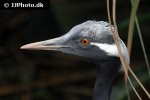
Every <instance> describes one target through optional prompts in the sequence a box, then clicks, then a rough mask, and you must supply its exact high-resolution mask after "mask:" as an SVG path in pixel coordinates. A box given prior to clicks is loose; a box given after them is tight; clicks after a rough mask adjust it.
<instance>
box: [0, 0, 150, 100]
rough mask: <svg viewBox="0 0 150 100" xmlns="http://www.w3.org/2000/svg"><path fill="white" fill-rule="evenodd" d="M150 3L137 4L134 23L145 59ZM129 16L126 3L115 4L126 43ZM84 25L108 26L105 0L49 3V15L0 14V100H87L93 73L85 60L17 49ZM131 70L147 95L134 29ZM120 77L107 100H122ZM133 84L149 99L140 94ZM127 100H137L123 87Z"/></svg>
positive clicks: (34, 12)
mask: <svg viewBox="0 0 150 100" xmlns="http://www.w3.org/2000/svg"><path fill="white" fill-rule="evenodd" d="M149 5H150V0H141V2H140V5H139V8H138V13H137V15H138V19H139V23H140V27H141V31H142V35H143V39H144V43H145V47H146V52H147V54H148V58H150V45H149V38H150V34H149V32H150V6H149ZM130 12H131V3H130V0H117V14H116V15H117V24H118V30H119V34H120V37H121V38H122V39H123V41H124V42H125V43H126V40H127V36H128V34H127V33H128V24H129V18H130ZM87 20H96V21H108V19H107V9H106V0H82V1H81V0H50V10H30V11H24V10H1V11H0V100H91V99H92V89H93V86H94V82H95V75H96V70H95V66H94V64H93V63H92V62H90V61H88V60H87V59H85V58H81V57H77V56H71V55H66V54H63V53H60V52H53V51H27V50H20V46H22V45H24V44H27V43H31V42H36V41H41V40H46V39H50V38H54V37H58V36H60V35H62V34H65V33H67V32H68V31H69V30H70V29H71V28H72V27H73V26H75V25H77V24H80V23H82V22H84V21H87ZM134 33H135V34H134V40H133V41H134V42H133V47H132V48H133V49H132V55H131V66H132V69H133V70H134V72H135V73H136V75H137V76H138V77H139V79H140V80H141V81H142V83H143V85H144V86H145V87H146V88H147V90H148V91H149V92H150V84H149V83H150V77H149V76H148V73H147V68H146V65H145V59H144V56H143V52H142V48H141V44H140V42H139V37H138V34H137V31H136V28H135V32H134ZM123 78H124V76H123V74H120V75H119V76H118V78H117V80H116V83H115V85H114V87H113V91H112V96H111V100H127V97H126V92H125V88H124V82H123V81H124V79H123ZM133 83H134V85H135V87H136V89H137V90H138V92H139V93H140V95H141V96H142V98H143V100H148V98H147V97H146V95H145V94H144V92H143V91H142V89H141V88H140V87H139V86H138V85H137V83H135V80H133ZM128 89H129V92H130V94H131V100H137V97H136V96H135V93H134V92H133V90H132V89H131V87H130V86H129V87H128Z"/></svg>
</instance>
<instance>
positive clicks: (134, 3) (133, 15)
mask: <svg viewBox="0 0 150 100" xmlns="http://www.w3.org/2000/svg"><path fill="white" fill-rule="evenodd" d="M139 2H140V0H134V1H132V0H131V3H132V10H131V16H130V22H129V31H128V45H127V46H128V50H129V54H131V49H132V41H133V33H134V23H135V22H136V26H137V29H138V33H139V37H140V41H141V44H142V49H143V52H144V57H145V60H146V64H147V68H148V72H149V73H150V70H149V63H148V59H147V55H146V51H145V48H144V43H143V39H142V35H141V31H140V27H139V24H138V20H137V17H136V12H137V9H138V5H139ZM112 9H113V11H112V12H113V13H112V16H113V19H112V20H113V24H114V31H113V30H112V31H113V37H114V40H115V43H116V45H117V48H118V52H119V55H120V60H121V63H122V64H123V68H124V71H125V76H126V77H125V78H126V79H125V81H126V82H125V83H126V89H127V80H128V81H129V83H130V85H131V87H132V89H133V90H134V92H135V94H136V95H137V97H138V98H139V99H140V100H142V98H141V96H140V95H139V93H138V92H137V90H136V88H135V87H134V85H133V83H132V81H131V79H130V77H129V75H128V70H129V72H130V73H131V75H132V76H133V77H134V78H135V80H136V81H137V83H138V84H139V85H140V87H141V88H142V89H143V91H144V92H145V93H146V95H147V97H148V98H149V99H150V94H149V92H148V91H147V90H146V88H145V87H144V86H143V84H142V83H141V81H140V80H139V79H138V77H137V76H136V75H135V74H134V72H133V71H132V69H131V68H130V66H129V65H128V64H127V63H126V61H125V59H124V57H123V55H122V52H121V48H120V41H119V35H118V30H117V23H116V0H113V6H112ZM107 12H108V19H109V24H110V25H111V17H110V15H111V14H110V10H109V0H107ZM149 75H150V74H149ZM127 94H128V100H130V96H129V92H128V91H127Z"/></svg>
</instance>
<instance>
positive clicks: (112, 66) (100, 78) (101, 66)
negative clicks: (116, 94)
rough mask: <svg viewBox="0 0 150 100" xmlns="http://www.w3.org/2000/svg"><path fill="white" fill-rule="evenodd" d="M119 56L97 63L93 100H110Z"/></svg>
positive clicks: (118, 65)
mask: <svg viewBox="0 0 150 100" xmlns="http://www.w3.org/2000/svg"><path fill="white" fill-rule="evenodd" d="M120 66H121V63H120V59H119V58H116V57H115V58H113V59H111V60H108V61H104V62H100V63H97V76H96V81H95V86H94V89H93V100H110V95H111V90H112V85H113V82H114V80H115V78H116V76H117V74H118V72H119V69H120Z"/></svg>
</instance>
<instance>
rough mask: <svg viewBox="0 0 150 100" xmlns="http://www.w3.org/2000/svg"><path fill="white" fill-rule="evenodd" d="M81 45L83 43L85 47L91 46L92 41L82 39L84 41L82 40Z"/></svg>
mask: <svg viewBox="0 0 150 100" xmlns="http://www.w3.org/2000/svg"><path fill="white" fill-rule="evenodd" d="M81 43H82V44H83V45H89V44H90V40H88V39H82V40H81Z"/></svg>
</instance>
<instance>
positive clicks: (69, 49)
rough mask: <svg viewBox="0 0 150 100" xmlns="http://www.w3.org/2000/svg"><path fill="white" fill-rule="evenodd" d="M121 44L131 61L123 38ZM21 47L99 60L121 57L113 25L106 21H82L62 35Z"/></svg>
mask: <svg viewBox="0 0 150 100" xmlns="http://www.w3.org/2000/svg"><path fill="white" fill-rule="evenodd" d="M112 28H113V27H112ZM120 45H121V50H122V53H123V55H124V57H125V59H126V60H127V62H128V63H129V56H128V51H127V48H126V46H125V45H124V43H123V41H122V40H121V39H120ZM21 49H31V50H54V51H61V52H63V53H66V54H71V55H77V56H82V57H86V58H89V59H93V60H98V61H105V60H107V59H109V58H110V57H119V54H118V49H117V47H116V44H115V42H114V39H113V36H112V31H111V26H110V25H109V24H108V23H107V22H104V21H99V22H96V21H87V22H84V23H81V24H79V25H76V26H75V27H73V28H72V29H71V30H70V31H69V32H68V33H66V34H64V35H62V36H60V37H57V38H54V39H49V40H45V41H40V42H34V43H30V44H27V45H24V46H22V47H21Z"/></svg>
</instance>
